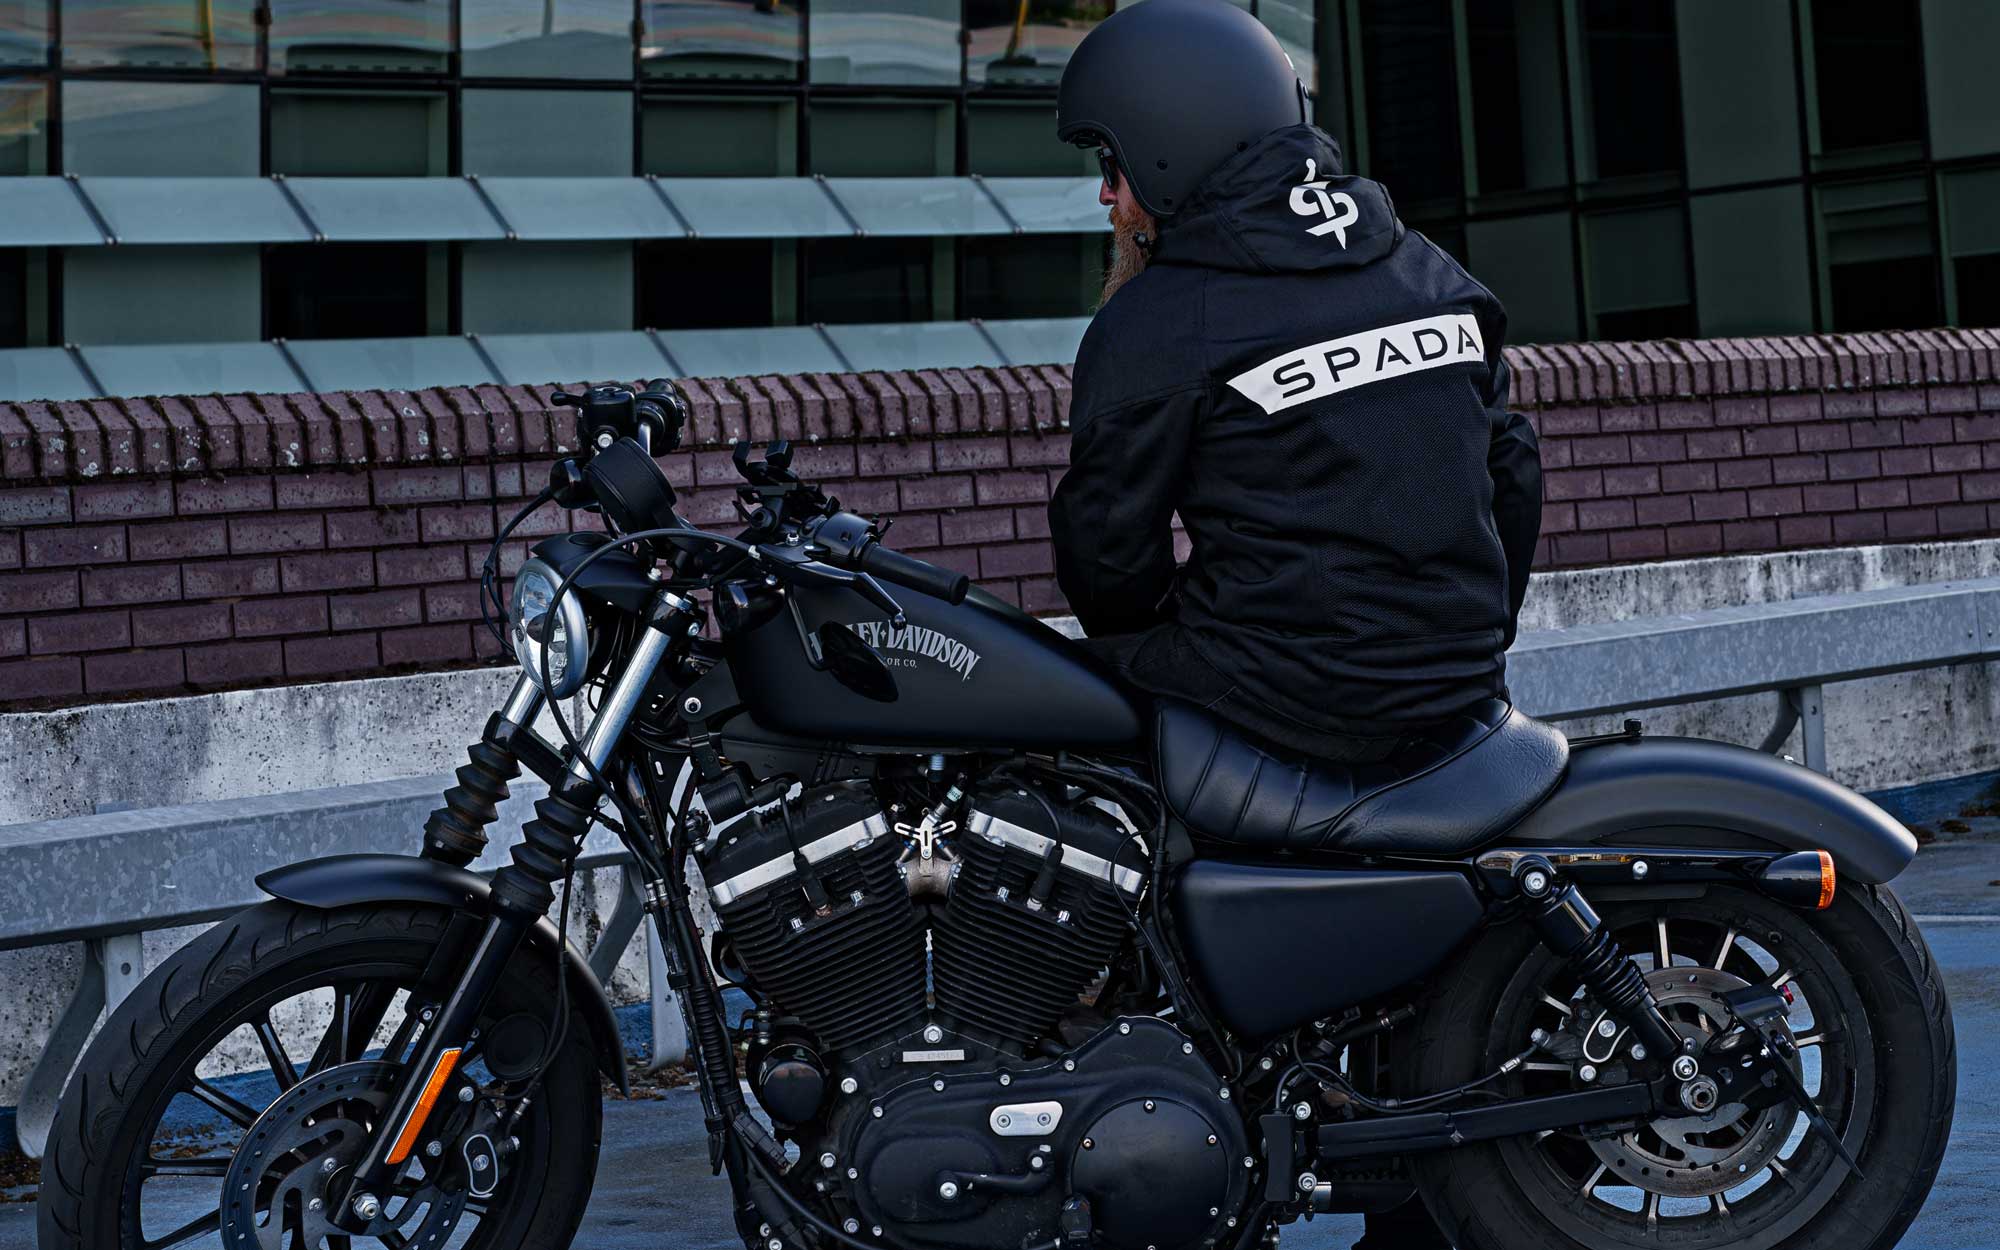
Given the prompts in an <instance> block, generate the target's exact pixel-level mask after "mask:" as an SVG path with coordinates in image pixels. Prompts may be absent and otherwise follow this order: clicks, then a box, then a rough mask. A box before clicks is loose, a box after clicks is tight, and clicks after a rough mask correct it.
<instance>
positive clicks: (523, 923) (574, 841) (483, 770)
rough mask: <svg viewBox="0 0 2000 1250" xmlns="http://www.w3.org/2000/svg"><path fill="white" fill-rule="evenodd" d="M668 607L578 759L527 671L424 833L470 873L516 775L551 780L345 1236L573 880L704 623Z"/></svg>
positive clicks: (433, 848) (426, 1035) (394, 1111)
mask: <svg viewBox="0 0 2000 1250" xmlns="http://www.w3.org/2000/svg"><path fill="white" fill-rule="evenodd" d="M660 598H661V602H660V603H658V604H656V605H655V607H654V610H653V611H651V612H649V613H648V617H647V626H646V628H645V629H644V630H643V631H642V632H641V634H640V637H639V642H638V645H637V646H636V647H634V648H633V652H632V655H631V658H630V659H629V660H628V661H627V663H626V665H625V669H624V671H623V672H622V673H620V674H619V676H618V680H617V681H616V682H615V683H614V684H613V686H612V687H611V690H610V692H609V693H608V694H607V695H606V696H605V699H604V702H603V704H602V705H601V707H600V709H599V711H598V715H597V718H596V719H595V720H594V721H592V723H591V725H590V727H589V729H588V730H586V731H585V733H584V736H583V738H582V739H581V740H580V741H579V742H578V743H577V746H576V749H575V751H573V752H564V753H563V754H561V755H558V754H557V753H556V752H554V751H553V750H551V749H549V748H548V747H547V746H546V745H545V744H543V743H542V742H541V740H540V739H539V738H536V737H535V736H534V735H533V734H532V733H531V732H529V729H528V727H529V726H530V725H531V724H532V723H533V722H534V719H535V716H536V713H538V712H539V711H540V710H541V707H542V703H543V698H542V693H541V691H540V689H539V688H537V687H535V686H534V684H533V682H532V681H531V680H530V679H529V677H528V676H527V675H526V674H525V673H524V674H522V676H521V678H520V680H519V682H517V683H516V685H515V687H514V691H513V693H512V694H511V695H509V697H508V699H507V703H506V706H505V708H504V709H503V710H502V711H501V712H500V713H499V714H498V715H497V716H496V717H495V718H494V720H493V721H492V722H489V724H488V726H487V732H486V735H485V737H484V738H483V739H482V741H481V742H480V744H479V745H477V746H474V747H473V748H472V749H471V751H470V755H471V762H470V763H469V764H467V765H466V766H465V767H463V768H461V769H459V771H458V782H459V784H458V785H457V786H455V787H453V788H452V789H451V790H450V791H448V792H447V793H446V796H445V806H444V807H443V808H440V809H439V810H438V811H437V812H436V813H433V815H432V817H431V819H430V821H429V822H428V823H427V824H426V827H425V831H424V856H425V857H426V858H429V859H437V860H443V861H445V862H455V863H456V864H457V865H459V866H463V865H465V864H468V863H470V862H472V860H474V859H476V858H477V857H478V856H479V854H480V852H481V850H483V849H484V847H485V845H486V836H485V832H484V826H485V825H486V824H488V823H490V822H491V821H492V820H493V819H494V818H495V817H496V816H497V815H498V807H499V803H500V802H501V800H503V799H505V798H506V797H507V787H506V782H507V781H508V780H509V779H511V778H513V777H515V776H518V775H519V774H520V763H521V761H522V760H524V759H525V760H527V761H528V762H529V764H530V767H532V768H534V771H536V772H537V773H539V774H541V775H543V776H546V777H548V779H549V782H550V785H551V789H550V792H549V795H548V797H547V798H544V799H542V800H541V801H540V802H538V803H536V804H535V818H534V819H533V820H530V821H529V822H527V824H526V825H524V826H523V827H522V830H521V841H520V842H519V843H517V844H516V845H515V846H514V848H513V852H512V856H513V858H512V862H510V863H508V864H505V865H503V866H502V867H501V868H500V869H499V871H497V872H495V873H494V874H493V893H492V911H491V914H490V915H489V916H488V917H487V920H486V926H485V928H484V930H483V931H482V932H481V933H480V935H479V941H478V945H477V947H476V948H475V949H474V952H473V955H472V958H471V961H470V962H469V963H468V964H467V965H466V967H465V970H464V971H463V972H461V973H460V974H459V978H458V981H457V983H456V984H454V985H453V987H452V990H451V993H450V994H449V995H448V996H447V997H446V999H445V1003H444V1006H443V1007H442V1008H441V1009H440V1010H439V1011H438V1012H437V1014H436V1015H435V1016H434V1017H433V1018H432V1019H431V1022H430V1025H429V1027H428V1028H426V1029H425V1030H424V1032H423V1035H422V1036H421V1037H420V1038H419V1039H418V1040H417V1043H416V1049H415V1051H414V1053H413V1054H412V1055H411V1056H410V1059H409V1061H408V1063H407V1064H406V1065H405V1067H404V1069H403V1075H402V1077H401V1079H400V1081H399V1083H398V1085H397V1088H396V1093H395V1096H394V1098H393V1099H392V1100H391V1101H390V1104H389V1109H388V1111H387V1113H386V1114H385V1115H384V1116H383V1117H382V1120H381V1121H380V1123H378V1124H377V1125H376V1128H375V1132H374V1135H373V1136H372V1137H371V1138H370V1139H369V1141H368V1146H367V1149H366V1151H365V1152H364V1153H363V1154H362V1156H361V1158H360V1159H359V1160H358V1161H357V1162H356V1163H355V1165H354V1169H353V1171H352V1173H351V1174H350V1177H349V1180H348V1182H347V1184H346V1186H345V1188H344V1190H343V1191H341V1192H339V1193H337V1194H335V1195H333V1196H334V1197H335V1198H336V1199H337V1202H336V1203H334V1204H333V1211H334V1222H335V1223H337V1224H339V1225H340V1226H341V1227H342V1228H345V1229H347V1230H349V1231H351V1232H355V1233H360V1232H363V1231H365V1230H366V1229H367V1228H368V1226H369V1225H370V1224H371V1223H372V1222H373V1221H374V1219H375V1218H376V1216H377V1215H379V1213H380V1212H381V1210H382V1208H383V1206H384V1205H385V1201H384V1199H383V1198H382V1195H383V1194H385V1193H387V1192H389V1182H390V1181H391V1180H392V1179H393V1177H394V1174H395V1173H396V1171H397V1170H398V1169H399V1168H401V1167H402V1166H403V1165H404V1163H405V1162H406V1161H407V1160H408V1159H409V1156H410V1154H411V1151H412V1149H413V1148H414V1147H415V1146H416V1144H417V1142H418V1140H419V1138H420V1137H421V1136H422V1133H423V1128H424V1124H425V1122H426V1121H427V1120H428V1119H429V1118H430V1114H431V1111H432V1108H433V1107H434V1105H435V1104H436V1102H437V1100H438V1097H439V1095H440V1094H441V1093H442V1092H443V1090H444V1089H445V1087H446V1086H447V1085H448V1084H449V1083H450V1081H451V1077H452V1074H453V1073H454V1072H455V1071H456V1070H457V1067H458V1063H459V1060H460V1058H461V1057H462V1056H463V1055H464V1054H465V1049H466V1047H467V1046H468V1044H469V1043H470V1042H471V1040H472V1037H473V1034H474V1031H475V1030H476V1028H477V1027H478V1021H479V1018H480V1016H481V1014H482V1013H483V1012H484V1011H485V1009H486V1004H487V1000H488V999H490V998H491V997H492V994H493V989H494V987H495V986H496V985H498V984H499V982H500V978H501V977H502V976H503V975H504V973H505V971H506V968H507V965H508V963H509V962H510V961H511V960H512V959H513V958H514V957H515V955H516V954H518V953H519V951H520V949H521V945H522V943H523V942H525V941H526V940H527V937H528V933H529V931H530V930H531V929H533V928H534V926H535V924H536V922H537V921H539V920H540V919H541V918H542V917H543V916H545V915H547V914H548V910H549V908H550V907H552V906H553V905H554V904H555V900H556V896H555V884H556V883H557V882H558V881H561V880H563V879H565V878H566V877H567V876H568V875H569V873H570V871H571V869H572V867H573V865H574V864H575V862H576V857H577V854H578V852H579V851H580V850H581V849H582V844H583V838H584V835H585V834H586V833H588V832H589V830H590V823H591V820H592V818H593V814H594V813H595V811H596V809H597V805H598V803H599V802H600V801H601V800H602V799H603V797H604V791H603V788H602V786H601V784H600V778H602V777H603V775H604V769H605V768H606V766H607V765H608V764H609V762H610V759H611V754H612V752H613V751H614V750H615V749H616V747H617V745H618V743H619V741H620V739H622V738H623V736H624V733H625V728H626V726H627V725H629V724H630V723H631V720H632V717H633V715H634V714H636V713H637V712H638V710H639V708H640V707H641V706H642V705H643V704H644V702H645V697H646V691H647V690H648V688H649V687H650V686H651V684H652V680H653V677H654V674H655V673H656V672H658V670H659V667H660V664H661V663H662V662H663V661H664V660H665V658H666V656H667V654H668V651H669V649H670V647H671V646H672V644H673V642H674V641H675V640H676V639H677V638H679V637H680V636H681V635H682V634H684V633H685V632H686V629H687V627H688V623H689V622H690V621H693V620H697V619H698V618H697V617H695V616H694V615H693V612H692V605H690V604H687V603H686V601H685V600H681V599H679V598H678V597H677V596H671V595H667V594H665V593H664V592H663V593H662V595H661V597H660ZM634 833H635V834H637V833H638V831H636V830H635V831H634ZM558 957H560V954H559V955H558ZM383 1006H384V1007H386V1004H383Z"/></svg>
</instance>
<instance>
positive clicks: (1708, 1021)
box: [1406, 887, 1958, 1250]
mask: <svg viewBox="0 0 2000 1250" xmlns="http://www.w3.org/2000/svg"><path fill="white" fill-rule="evenodd" d="M1602 910H1603V913H1604V919H1605V921H1606V923H1607V924H1609V925H1610V927H1611V929H1612V931H1613V933H1614V935H1615V936H1616V937H1617V939H1618V942H1619V945H1620V947H1621V948H1622V949H1623V950H1624V951H1625V952H1626V954H1627V955H1630V956H1633V957H1635V958H1636V959H1637V961H1638V963H1639V965H1640V967H1641V968H1643V969H1645V970H1646V980H1647V982H1648V984H1649V985H1650V986H1651V987H1652V989H1653V992H1654V995H1655V997H1656V998H1658V1000H1659V1001H1660V1005H1661V1008H1662V1010H1663V1012H1664V1013H1665V1014H1666V1016H1667V1018H1668V1020H1669V1022H1670V1023H1672V1024H1673V1025H1674V1027H1675V1028H1677V1029H1679V1030H1681V1031H1682V1032H1683V1033H1685V1034H1686V1035H1688V1036H1691V1037H1693V1036H1699V1035H1702V1034H1706V1033H1709V1032H1713V1031H1716V1030H1718V1029H1720V1028H1723V1027H1725V1026H1726V1024H1727V1022H1728V1020H1729V1018H1730V1017H1729V1014H1728V1011H1727V1009H1726V1007H1724V1006H1723V1005H1722V1003H1721V996H1722V995H1723V994H1726V993H1728V992H1730V991H1732V990H1735V989H1740V988H1742V987H1744V986H1746V985H1754V984H1765V985H1770V986H1773V987H1775V988H1778V989H1780V990H1783V991H1785V992H1786V994H1787V996H1788V997H1789V998H1791V1000H1792V1009H1791V1016H1790V1018H1789V1020H1788V1021H1787V1022H1786V1025H1785V1027H1787V1028H1788V1029H1789V1030H1790V1031H1791V1033H1792V1035H1793V1037H1794V1040H1795V1042H1796V1044H1797V1046H1798V1054H1799V1056H1800V1058H1799V1061H1798V1063H1797V1065H1795V1069H1794V1070H1795V1072H1796V1073H1797V1074H1798V1075H1799V1076H1800V1077H1801V1079H1802V1080H1803V1082H1804V1084H1805V1086H1806V1088H1807V1089H1808V1090H1809V1091H1810V1092H1811V1093H1812V1095H1813V1098H1814V1101H1815V1102H1816V1103H1817V1105H1818V1106H1819V1108H1820V1110H1821V1111H1822V1112H1823V1113H1824V1114H1825V1116H1826V1118H1827V1119H1828V1120H1829V1121H1830V1122H1831V1124H1832V1126H1833V1127H1834V1129H1835V1130H1836V1131H1837V1132H1838V1134H1839V1136H1840V1139H1841V1141H1842V1143H1843V1144H1844V1145H1845V1146H1846V1147H1847V1149H1848V1150H1850V1151H1851V1152H1852V1153H1853V1155H1854V1156H1855V1158H1856V1161H1857V1162H1858V1163H1859V1164H1860V1169H1861V1176H1859V1177H1857V1176H1855V1175H1854V1174H1853V1173H1852V1172H1850V1171H1849V1170H1848V1169H1847V1168H1846V1166H1845V1165H1844V1164H1843V1163H1842V1162H1841V1160H1840V1158H1839V1153H1838V1151H1837V1150H1836V1149H1835V1147H1834V1144H1833V1143H1832V1142H1831V1141H1829V1140H1827V1138H1826V1137H1825V1135H1824V1134H1822V1133H1819V1132H1816V1131H1813V1130H1811V1129H1810V1127H1809V1126H1808V1124H1807V1123H1806V1121H1805V1118H1804V1117H1803V1116H1802V1115H1800V1114H1799V1112H1798V1110H1797V1108H1796V1107H1795V1106H1793V1105H1791V1104H1781V1105H1779V1106H1776V1107H1767V1108H1763V1109H1761V1110H1754V1111H1753V1110H1746V1109H1745V1107H1744V1106H1743V1105H1741V1104H1730V1103H1728V1102H1726V1101H1725V1102H1724V1103H1723V1104H1722V1105H1720V1106H1718V1107H1717V1108H1715V1110H1714V1111H1713V1112H1711V1113H1710V1114H1708V1115H1706V1116H1683V1117H1679V1118H1662V1119H1658V1120H1655V1121H1652V1122H1650V1123H1644V1124H1639V1125H1627V1126H1622V1127H1621V1128H1620V1129H1618V1130H1617V1131H1609V1130H1589V1131H1569V1132H1560V1133H1544V1134H1541V1135H1539V1136H1537V1137H1534V1138H1515V1139H1510V1140H1504V1141H1500V1142H1495V1143H1490V1144H1485V1145H1479V1146H1472V1147H1467V1148H1464V1149H1461V1150H1458V1151H1453V1152H1449V1153H1445V1154H1438V1155H1430V1156H1425V1157H1422V1158H1419V1159H1417V1160H1414V1161H1413V1163H1414V1170H1415V1173H1416V1176H1417V1179H1418V1185H1419V1189H1420V1191H1421V1192H1422V1193H1423V1195H1424V1199H1425V1201H1426V1203H1427V1204H1428V1205H1429V1206H1430V1208H1431V1210H1432V1213H1433V1214H1434V1215H1435V1216H1436V1217H1437V1219H1438V1222H1439V1223H1440V1224H1441V1225H1442V1226H1443V1228H1444V1231H1445V1232H1446V1234H1447V1235H1448V1236H1450V1238H1451V1239H1452V1244H1454V1245H1455V1246H1457V1247H1458V1248H1459V1250H1579V1248H1587V1250H1641V1248H1646V1250H1657V1248H1658V1247H1660V1246H1663V1245H1666V1246H1674V1247H1687V1248H1689V1250H1806V1248H1807V1247H1825V1246H1839V1247H1842V1250H1888V1248H1889V1247H1892V1246H1894V1245H1895V1244H1896V1242H1897V1241H1898V1240H1899V1239H1900V1238H1901V1237H1902V1235H1903V1232H1904V1231H1905V1230H1906V1229H1907V1228H1908V1227H1909V1225H1910V1221H1911V1220H1913V1219H1915V1218H1916V1214H1917V1212H1918V1210H1919V1209H1920V1208H1921V1207H1922V1206H1923V1202H1924V1199H1925V1197H1926V1196H1927V1195H1928V1194H1929V1193H1930V1188H1931V1184H1932V1182H1933V1181H1934V1180H1935V1179H1936V1177H1937V1170H1938V1165H1939V1163H1940V1161H1941V1160H1942V1158H1943V1156H1944V1148H1945V1141H1946V1138H1947V1137H1948V1136H1949V1134H1950V1131H1951V1119H1952V1108H1953V1103H1954V1100H1955V1096H1956V1090H1957V1083H1958V1076H1957V1046H1956V1041H1955V1038H1954V1036H1953V1033H1952V1022H1951V1013H1950V1008H1949V1006H1948V1004H1947V1002H1946V999H1945V991H1944V986H1943V984H1942V982H1941V980H1940V978H1939V975H1938V971H1937V967H1936V964H1935V963H1934V961H1933V960H1932V957H1931V953H1930V949H1929V947H1928V946H1926V945H1925V943H1924V939H1923V936H1922V934H1920V933H1919V932H1918V931H1917V928H1916V925H1915V924H1914V922H1912V921H1911V919H1910V916H1909V913H1908V912H1907V911H1906V910H1905V909H1904V908H1903V905H1902V903H1901V902H1900V900H1898V899H1897V898H1896V896H1895V895H1894V893H1893V892H1891V891H1890V890H1888V889H1887V888H1885V887H1872V888H1870V887H1863V888H1857V889H1850V890H1845V891H1843V892H1842V893H1841V895H1840V897H1839V898H1838V899H1836V901H1835V903H1834V905H1833V907H1832V908H1831V909H1829V910H1827V911H1823V912H1815V913H1802V912H1799V911H1796V910H1793V909H1791V908H1788V907H1785V906H1783V905H1782V904H1779V903H1777V902H1774V901H1772V900H1771V899H1769V898H1766V897H1764V896H1763V895H1761V894H1756V893H1753V892H1750V891H1747V890H1739V889H1733V888H1714V889H1711V890H1709V891H1708V892H1707V893H1705V894H1704V895H1702V896H1700V897H1697V898H1667V897H1662V898H1660V899H1658V900H1657V901H1653V900H1641V901H1630V902H1620V903H1617V904H1612V905H1607V906H1605V907H1604V908H1603V909H1602ZM1527 929H1528V927H1527V926H1526V925H1524V924H1516V925H1510V926H1507V927H1506V928H1504V929H1501V930H1496V931H1494V932H1492V933H1490V934H1488V935H1487V936H1486V937H1484V938H1482V939H1481V940H1480V943H1479V945H1478V946H1477V947H1476V948H1475V949H1474V950H1473V951H1472V953H1471V954H1470V956H1469V957H1468V958H1467V959H1466V960H1464V961H1462V963H1461V964H1460V965H1459V966H1458V967H1457V968H1455V969H1454V970H1453V971H1452V973H1450V974H1449V975H1448V977H1447V979H1446V982H1445V983H1444V984H1441V985H1439V986H1438V987H1437V988H1436V992H1435V993H1434V994H1433V996H1432V997H1431V999H1430V1000H1429V1004H1428V1006H1427V1007H1426V1009H1425V1012H1424V1015H1423V1018H1422V1019H1421V1020H1420V1021H1419V1023H1418V1036H1417V1039H1416V1043H1415V1046H1414V1048H1413V1050H1412V1051H1411V1054H1410V1062H1409V1064H1408V1065H1407V1078H1406V1079H1407V1080H1408V1081H1409V1083H1410V1086H1411V1087H1412V1088H1427V1089H1440V1088H1447V1087H1451V1086H1455V1085H1459V1084H1462V1083H1464V1082H1466V1081H1470V1080H1474V1079H1477V1078H1478V1077H1480V1076H1483V1075H1485V1074H1486V1073H1488V1072H1491V1071H1493V1070H1494V1069H1496V1068H1498V1067H1499V1066H1500V1065H1501V1063H1502V1062H1503V1061H1504V1060H1506V1059H1507V1058H1508V1057H1509V1056H1511V1055H1515V1054H1518V1053H1520V1052H1521V1051H1522V1050H1523V1049H1524V1048H1525V1047H1527V1046H1528V1045H1529V1042H1530V1039H1531V1038H1533V1037H1536V1036H1539V1037H1541V1038H1544V1039H1552V1040H1549V1041H1546V1042H1545V1043H1544V1044H1543V1045H1542V1047H1541V1050H1542V1053H1541V1054H1539V1055H1537V1056H1536V1060H1535V1061H1531V1062H1530V1063H1528V1064H1527V1065H1526V1067H1525V1068H1524V1069H1523V1070H1521V1071H1520V1072H1518V1073H1516V1074H1515V1075H1514V1076H1512V1077H1510V1078H1508V1081H1507V1083H1506V1084H1505V1085H1502V1086H1499V1087H1497V1088H1500V1089H1502V1090H1503V1092H1510V1093H1513V1094H1516V1095H1533V1094H1552V1093H1560V1092H1564V1091H1568V1090H1575V1089H1581V1088H1585V1087H1587V1086H1588V1085H1591V1084H1602V1083H1617V1082H1620V1081H1623V1080H1626V1079H1630V1073H1629V1071H1628V1064H1629V1062H1630V1059H1631V1056H1630V1049H1629V1048H1630V1046H1631V1044H1632V1040H1631V1039H1630V1038H1629V1037H1628V1036H1626V1035H1625V1034H1624V1033H1623V1031H1622V1030H1621V1029H1619V1028H1618V1026H1617V1025H1616V1023H1615V1021H1609V1020H1608V1019H1607V1017H1605V1015H1604V1013H1603V1012H1602V1010H1601V1009H1600V1008H1598V1007H1596V1006H1595V1005H1594V1004H1593V1003H1592V1002H1591V1001H1590V998H1589V996H1588V994H1587V993H1585V992H1584V991H1583V989H1582V988H1581V987H1579V986H1578V984H1577V982H1576V979H1575V978H1574V977H1572V976H1570V975H1568V974H1567V973H1566V972H1565V970H1564V968H1563V965H1562V963H1561V962H1560V961H1559V960H1557V959H1556V958H1555V957H1554V956H1553V955H1552V954H1550V953H1549V952H1548V951H1547V950H1546V948H1543V947H1542V946H1541V945H1540V944H1539V943H1537V942H1536V941H1535V940H1534V938H1533V935H1532V934H1531V933H1529V932H1528V931H1527Z"/></svg>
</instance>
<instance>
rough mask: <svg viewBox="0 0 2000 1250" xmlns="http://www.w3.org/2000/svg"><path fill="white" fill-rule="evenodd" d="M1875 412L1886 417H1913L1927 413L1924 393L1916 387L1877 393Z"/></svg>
mask: <svg viewBox="0 0 2000 1250" xmlns="http://www.w3.org/2000/svg"><path fill="white" fill-rule="evenodd" d="M1875 411H1876V413H1877V414H1878V415H1880V416H1884V417H1906V416H1913V415H1915V414H1917V413H1920V412H1923V411H1925V401H1924V392H1923V391H1922V390H1920V389H1918V388H1917V387H1914V386H1910V387H1903V388H1901V389H1898V390H1886V391H1876V392H1875Z"/></svg>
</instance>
